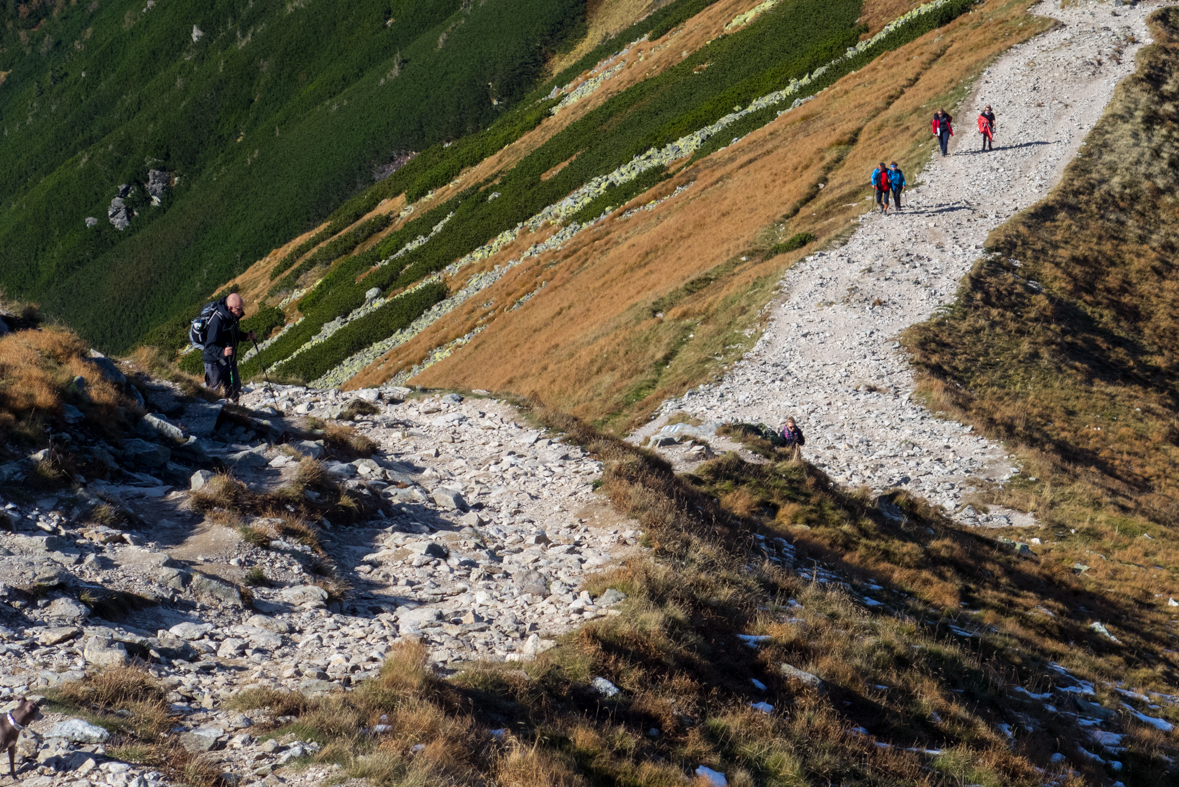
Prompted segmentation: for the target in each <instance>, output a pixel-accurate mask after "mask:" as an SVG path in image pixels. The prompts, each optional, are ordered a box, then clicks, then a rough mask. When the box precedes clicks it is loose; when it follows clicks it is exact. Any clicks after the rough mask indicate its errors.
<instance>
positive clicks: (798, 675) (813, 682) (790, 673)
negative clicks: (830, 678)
mask: <svg viewBox="0 0 1179 787" xmlns="http://www.w3.org/2000/svg"><path fill="white" fill-rule="evenodd" d="M778 668H779V669H780V670H781V671H782V674H783V675H785V676H786V677H787V678H791V679H793V680H797V681H798V682H800V683H803V684H805V685H807V686H810V687H811V688H812V689H815V690H816V691H818V692H819V693H826V691H827V687H826V686H825V685H824V684H823V681H822V680H821V679H820V678H819V677H818V676H817V675H812V674H811V673H809V672H803V671H802V670H800V669H798V668H797V667H793V666H791V665H789V664H787V663H785V662H783V663H782V664H779V665H778Z"/></svg>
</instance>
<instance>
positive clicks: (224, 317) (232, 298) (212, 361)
mask: <svg viewBox="0 0 1179 787" xmlns="http://www.w3.org/2000/svg"><path fill="white" fill-rule="evenodd" d="M212 307H213V313H212V315H211V316H210V317H209V320H208V323H207V324H206V327H205V342H204V352H203V359H204V362H205V386H206V387H207V388H208V389H209V390H211V391H215V392H217V393H218V394H220V395H221V396H223V397H224V398H226V399H228V400H230V401H231V402H236V401H237V397H238V395H239V394H240V393H241V388H242V381H241V378H240V377H239V376H238V371H237V355H238V353H237V346H238V344H239V343H240V342H241V339H242V336H241V331H240V330H239V329H238V321H239V320H241V318H242V316H243V315H244V314H245V313H246V307H245V304H244V303H243V302H242V296H240V295H238V294H237V293H236V292H233V293H230V294H229V295H227V296H225V297H224V298H222V299H221V300H219V301H216V302H215V303H213V304H212ZM246 338H248V339H249V340H250V341H253V340H254V332H253V331H250V332H249V333H248V334H247V335H246Z"/></svg>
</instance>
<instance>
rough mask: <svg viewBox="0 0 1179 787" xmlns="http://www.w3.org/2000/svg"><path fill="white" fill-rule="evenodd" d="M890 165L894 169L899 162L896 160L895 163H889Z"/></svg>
mask: <svg viewBox="0 0 1179 787" xmlns="http://www.w3.org/2000/svg"><path fill="white" fill-rule="evenodd" d="M888 166H890V167H892V168H893V169H896V168H897V163H896V162H895V161H894V162H893V163H891V164H889V165H888Z"/></svg>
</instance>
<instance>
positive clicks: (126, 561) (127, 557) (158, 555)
mask: <svg viewBox="0 0 1179 787" xmlns="http://www.w3.org/2000/svg"><path fill="white" fill-rule="evenodd" d="M114 558H115V563H116V564H118V565H119V566H135V567H140V568H164V567H171V566H174V565H175V564H174V563H173V562H172V558H171V557H169V556H168V553H167V552H153V551H152V550H150V549H143V548H141V547H128V548H127V549H124V550H122V551H120V552H118V553H116V554H115V555H114Z"/></svg>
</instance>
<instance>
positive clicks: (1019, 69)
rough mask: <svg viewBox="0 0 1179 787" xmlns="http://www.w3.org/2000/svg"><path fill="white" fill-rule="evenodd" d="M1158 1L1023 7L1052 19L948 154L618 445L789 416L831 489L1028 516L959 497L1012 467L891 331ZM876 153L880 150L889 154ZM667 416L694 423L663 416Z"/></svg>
mask: <svg viewBox="0 0 1179 787" xmlns="http://www.w3.org/2000/svg"><path fill="white" fill-rule="evenodd" d="M1159 6H1160V4H1158V3H1150V4H1140V5H1138V6H1136V7H1133V8H1131V7H1129V6H1125V7H1119V8H1114V7H1113V6H1111V5H1110V4H1108V3H1089V2H1087V3H1079V4H1076V5H1070V6H1069V7H1068V8H1065V9H1063V10H1062V9H1061V8H1060V7H1059V5H1053V4H1051V3H1047V2H1043V3H1040V4H1039V5H1037V6H1035V7H1034V8H1033V9H1032V11H1033V12H1034V13H1037V14H1040V15H1044V16H1050V17H1054V18H1056V19H1058V20H1060V22H1062V24H1061V25H1060V26H1058V27H1056V28H1054V29H1053V30H1051V31H1049V32H1047V33H1044V34H1043V35H1040V36H1038V37H1037V38H1035V39H1033V40H1031V41H1028V42H1026V43H1024V44H1021V45H1019V46H1016V47H1014V48H1013V49H1011V50H1010V51H1009V52H1007V53H1006V54H1005V55H1003V56H1002V57H1001V58H999V59H998V60H997V61H996V62H995V63H994V64H993V65H992V66H991V67H990V68H989V69H987V70H986V71H985V72H984V73H983V74H982V75H981V77H980V78H979V80H978V83H977V84H976V85H975V89H974V91H973V92H972V94H971V96H970V97H969V98H968V99H967V100H966V101H965V102H964V103H963V104H962V105H961V106H960V107H958V108H957V110H956V111H955V112H954V114H955V131H956V133H957V136H956V137H954V138H953V139H952V141H951V145H950V155H949V156H947V157H945V158H943V157H942V156H941V155H940V153H939V152H938V151H937V150H936V149H935V152H934V157H933V160H932V161H931V162H930V163H929V165H928V166H927V167H926V168H925V171H924V172H923V173H921V175H920V178H919V181H920V183H919V185H918V186H917V187H916V188H911V189H910V190H908V191H907V192H906V193H905V195H904V196H905V199H904V209H903V210H902V211H900V212H899V213H898V212H896V211H893V212H891V213H890V214H889V215H885V216H881V215H879V214H877V213H868V214H865V215H864V216H863V217H862V218H861V225H862V226H861V227H860V229H859V230H858V231H857V232H856V233H855V234H854V235H853V236H852V237H851V238H850V239H849V241H848V242H847V243H846V244H845V245H843V246H842V247H839V248H835V249H831V250H827V251H822V252H816V253H815V254H813V255H811V256H809V257H807V258H806V259H804V260H802V261H801V262H799V263H798V264H797V265H795V266H794V267H793V268H791V269H790V271H789V272H788V273H787V274H786V275H785V277H784V278H783V279H782V281H781V283H780V285H779V290H780V293H781V295H780V297H779V299H778V300H777V301H775V302H774V303H773V304H772V305H771V307H770V310H771V317H770V319H769V321H768V323H767V326H766V330H765V333H764V334H763V335H762V337H761V338H760V340H759V341H758V342H757V344H756V345H755V346H754V348H753V349H752V350H751V351H750V352H749V353H748V354H747V355H746V356H745V357H744V358H743V359H742V360H741V361H740V362H738V363H737V365H736V366H735V367H734V368H733V369H731V370H730V371H729V372H728V373H727V374H726V375H725V377H724V378H723V380H721V381H720V382H717V383H713V384H706V385H703V386H701V387H700V388H697V389H694V390H691V391H689V392H687V393H686V394H685V395H684V396H683V397H682V398H679V399H672V400H669V401H667V402H665V403H664V405H663V406H662V407H661V408H660V411H659V413H658V415H657V417H656V418H655V419H654V420H652V421H651V423H649V424H647V425H646V426H644V427H642V428H641V429H639V430H637V431H636V432H635V433H634V434H632V435H631V437H630V439H631V440H632V441H634V442H641V441H642V440H643V439H644V438H647V437H675V436H676V432H680V433H687V434H691V433H693V432H695V433H697V434H708V433H709V432H711V431H712V429H714V428H715V426H716V425H717V423H718V422H731V421H742V422H754V423H756V422H764V423H767V424H770V425H772V426H778V425H779V424H781V422H782V421H783V420H784V419H785V418H786V416H788V415H793V416H794V417H795V418H797V419H798V421H799V424H800V426H802V428H803V430H804V431H805V433H806V435H807V446H806V449H805V450H806V456H807V458H808V459H809V460H810V461H811V462H813V463H814V464H815V465H817V466H819V467H821V468H823V469H825V470H826V471H827V472H828V473H829V474H830V475H831V476H832V478H834V479H835V480H836V481H838V482H840V483H843V484H846V485H849V486H857V487H858V486H866V487H869V488H872V489H874V490H883V489H887V488H891V487H905V488H909V489H912V490H914V491H916V492H918V493H920V494H922V495H924V496H925V497H927V498H928V499H930V500H931V501H933V502H936V503H938V504H940V505H942V506H944V507H945V508H946V509H947V510H949V511H950V512H952V513H953V514H954V516H955V518H956V519H958V520H959V521H961V522H963V523H965V524H974V525H985V526H992V527H995V526H999V527H1001V526H1005V525H1010V524H1020V525H1026V524H1033V520H1032V518H1031V517H1030V516H1029V515H1027V514H1021V513H1018V512H1012V511H1003V510H998V509H994V508H992V509H991V510H990V511H989V512H987V513H980V512H978V511H976V510H974V508H973V507H971V506H969V505H963V496H964V495H968V494H969V493H971V492H972V491H974V489H975V486H976V485H977V484H979V483H980V482H981V483H1002V482H1003V481H1004V480H1005V479H1007V478H1009V477H1010V476H1012V475H1014V474H1015V473H1018V468H1016V467H1014V466H1013V464H1012V462H1011V458H1010V457H1009V456H1008V455H1007V452H1006V450H1005V449H1004V448H1003V446H1002V445H1000V444H997V443H994V442H991V441H988V440H986V439H984V438H982V437H979V436H977V435H974V434H972V432H971V430H970V428H969V427H964V426H963V425H962V424H960V423H956V422H954V421H949V420H943V419H940V418H937V417H935V416H934V415H933V414H932V413H931V412H929V411H928V410H927V409H925V408H924V407H923V406H922V405H921V404H919V403H918V402H917V401H915V400H914V398H913V394H914V391H915V380H914V374H913V370H912V368H911V367H910V364H909V362H908V359H907V357H906V355H905V353H904V352H903V351H902V350H901V348H900V345H899V343H898V342H897V341H896V340H897V337H898V335H899V334H900V333H901V331H903V330H904V329H905V328H907V327H909V326H910V325H914V324H916V323H919V322H922V321H924V320H926V319H928V318H929V317H930V316H931V315H932V314H933V313H934V311H935V310H936V309H937V308H938V307H941V306H944V305H947V304H950V303H952V302H953V300H954V296H955V292H956V290H957V288H958V285H959V282H960V281H961V280H962V278H963V277H964V276H965V275H966V274H967V273H968V272H969V270H970V268H971V265H972V264H973V263H974V261H975V260H976V259H977V258H978V256H979V254H980V253H981V250H982V248H983V243H984V241H985V240H986V237H987V234H988V233H990V231H991V230H992V229H994V228H995V227H998V226H999V225H1001V224H1002V223H1003V222H1005V221H1007V219H1008V218H1010V217H1011V216H1012V215H1013V214H1015V213H1017V212H1018V211H1021V210H1024V209H1026V208H1028V207H1030V206H1031V205H1033V204H1035V203H1036V202H1038V201H1039V200H1040V199H1042V198H1043V197H1044V196H1046V195H1047V193H1048V191H1049V190H1050V189H1052V188H1053V187H1054V186H1055V185H1056V184H1057V183H1059V181H1060V177H1061V175H1062V173H1063V171H1064V168H1065V166H1066V165H1067V164H1068V162H1069V161H1071V160H1072V158H1073V156H1075V155H1076V153H1077V150H1078V149H1079V148H1080V145H1081V142H1082V141H1083V139H1084V137H1085V135H1086V134H1087V133H1088V132H1089V131H1090V130H1091V129H1092V128H1093V127H1094V125H1095V124H1096V123H1097V120H1098V119H1099V118H1100V117H1101V115H1102V114H1103V113H1104V111H1105V107H1106V105H1107V104H1108V103H1109V100H1110V99H1111V97H1112V96H1113V91H1114V88H1115V87H1116V86H1117V84H1118V83H1119V82H1120V81H1121V80H1122V78H1124V77H1126V76H1128V75H1129V74H1131V73H1133V72H1134V70H1135V68H1136V65H1135V62H1134V56H1135V54H1136V53H1137V52H1138V50H1139V48H1141V47H1142V46H1143V45H1144V44H1146V43H1149V41H1150V35H1149V33H1148V31H1147V27H1146V23H1145V20H1146V17H1147V15H1148V14H1149V13H1150V12H1151V11H1153V10H1154V9H1155V8H1158V7H1159ZM987 104H990V105H992V106H993V107H994V110H995V113H996V114H997V123H996V125H997V129H998V130H997V133H996V135H995V148H994V150H993V151H989V152H986V153H983V152H982V151H981V150H980V147H981V144H980V136H979V134H978V133H977V129H976V122H975V121H976V117H977V115H978V112H979V110H980V109H982V107H984V106H986V105H987ZM952 111H953V110H952ZM931 112H932V110H931ZM881 156H882V158H884V159H885V160H889V154H888V151H886V150H882V151H881ZM869 174H870V173H868V172H865V173H864V183H865V184H867V183H868V178H869ZM914 180H918V179H914ZM867 190H868V189H867V187H865V191H867ZM1077 196H1078V198H1083V195H1077ZM674 412H685V413H688V414H689V415H690V416H694V417H695V418H698V419H701V420H703V421H704V422H705V423H706V425H705V427H703V428H702V429H692V428H690V427H687V426H686V425H684V424H679V425H668V424H667V420H668V417H669V415H670V414H671V413H674ZM708 439H709V442H710V443H711V444H712V445H713V447H716V448H721V447H732V446H726V445H725V443H726V441H724V440H723V438H716V437H709V438H708ZM654 442H655V443H660V442H667V443H670V442H671V441H670V440H659V439H657V440H655V441H654ZM667 452H668V453H669V455H670V457H671V458H672V459H673V460H678V461H676V464H677V467H679V468H686V467H689V466H690V464H691V457H687V456H684V455H683V453H682V449H677V448H674V447H669V448H668V449H667ZM696 456H699V453H697V455H696ZM684 460H688V461H686V462H685V461H684Z"/></svg>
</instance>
